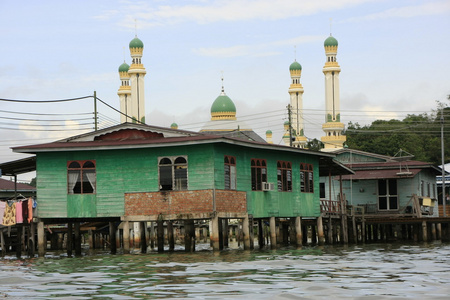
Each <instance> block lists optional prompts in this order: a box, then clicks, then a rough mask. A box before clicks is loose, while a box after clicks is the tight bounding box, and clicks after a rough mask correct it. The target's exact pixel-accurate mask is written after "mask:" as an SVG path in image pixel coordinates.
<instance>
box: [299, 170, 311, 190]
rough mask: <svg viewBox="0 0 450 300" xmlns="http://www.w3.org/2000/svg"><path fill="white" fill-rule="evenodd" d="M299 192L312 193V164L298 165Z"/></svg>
mask: <svg viewBox="0 0 450 300" xmlns="http://www.w3.org/2000/svg"><path fill="white" fill-rule="evenodd" d="M300 191H301V192H302V193H314V172H313V165H312V164H305V163H301V164H300Z"/></svg>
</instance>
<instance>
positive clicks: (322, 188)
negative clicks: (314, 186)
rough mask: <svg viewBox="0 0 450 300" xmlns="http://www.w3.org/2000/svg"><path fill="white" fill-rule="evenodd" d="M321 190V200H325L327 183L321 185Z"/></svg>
mask: <svg viewBox="0 0 450 300" xmlns="http://www.w3.org/2000/svg"><path fill="white" fill-rule="evenodd" d="M319 189H320V199H325V197H326V193H325V182H321V183H319Z"/></svg>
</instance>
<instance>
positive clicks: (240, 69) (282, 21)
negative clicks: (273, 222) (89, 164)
mask: <svg viewBox="0 0 450 300" xmlns="http://www.w3.org/2000/svg"><path fill="white" fill-rule="evenodd" d="M0 11H1V12H2V14H1V15H2V17H1V18H0V37H1V40H2V44H1V47H0V57H1V59H0V99H10V100H27V101H32V102H17V101H0V116H1V121H0V137H1V140H0V163H1V162H7V161H12V160H16V159H21V158H24V157H26V155H24V154H19V153H14V152H12V150H11V147H16V146H22V145H31V144H38V143H46V142H51V141H54V140H58V139H61V138H65V137H69V136H73V135H76V134H80V133H83V132H87V131H91V130H93V111H94V101H93V98H92V97H91V98H87V99H81V100H77V101H65V102H52V103H42V102H37V101H42V100H60V99H72V98H78V97H84V96H92V95H94V91H95V92H96V95H97V97H98V98H99V99H100V100H102V101H103V102H104V103H107V104H108V105H109V106H107V105H105V104H103V102H98V103H97V110H98V113H99V126H100V127H101V128H104V127H107V126H111V125H116V124H118V123H119V120H120V116H119V113H117V112H116V111H115V110H113V109H112V108H111V107H113V108H116V109H118V108H119V98H118V96H117V90H118V88H119V85H120V80H119V74H118V67H119V66H120V65H121V64H122V63H123V62H124V61H125V62H127V63H128V64H131V58H130V52H129V49H128V44H129V42H130V41H131V40H132V39H133V38H134V37H135V36H136V35H137V37H138V38H139V39H141V40H142V41H143V43H144V54H143V57H142V63H143V64H144V67H145V68H146V71H147V74H146V76H145V101H146V103H145V106H146V108H145V109H146V122H147V124H150V125H157V126H167V127H168V126H170V124H172V123H173V122H176V123H177V124H178V125H179V128H180V129H185V130H193V131H198V130H200V129H201V127H202V126H203V125H204V124H205V123H206V122H207V121H208V120H209V119H210V117H211V116H210V108H211V105H212V103H213V101H214V100H215V99H216V98H217V96H219V94H220V91H221V86H222V81H221V78H222V77H223V84H224V88H225V92H226V94H227V95H228V96H229V97H230V98H231V99H232V100H233V101H234V103H235V105H236V108H237V118H238V119H239V120H242V121H245V122H246V123H247V124H249V125H250V126H251V127H252V128H253V130H254V131H255V132H257V133H258V134H259V135H260V136H262V137H265V132H266V130H269V129H270V130H271V131H272V132H273V136H274V138H273V139H274V143H276V144H282V141H281V136H282V134H283V123H284V122H285V121H286V120H287V118H288V116H287V109H286V107H287V105H288V104H289V94H288V89H289V84H290V74H289V65H290V64H291V63H292V62H293V61H294V60H297V61H298V62H299V63H300V64H301V65H302V77H301V83H302V85H303V88H304V94H303V109H304V111H303V115H304V118H305V121H304V132H305V136H306V137H307V138H309V139H313V138H317V139H320V137H321V136H322V135H323V131H322V124H323V123H324V122H325V113H324V110H325V90H324V75H323V72H322V68H323V66H324V64H325V51H324V48H323V42H324V40H325V39H326V38H327V37H328V36H329V35H330V33H331V34H332V35H333V37H335V38H336V39H337V40H338V42H339V48H338V54H337V61H338V63H339V65H340V66H341V73H340V99H341V100H340V101H341V102H340V110H341V122H343V123H344V124H345V125H347V124H348V123H349V122H352V123H358V124H360V125H367V124H370V123H371V122H372V121H374V120H376V119H400V120H401V119H403V118H404V117H405V116H406V115H407V114H421V113H432V111H433V109H436V107H437V104H436V101H441V102H444V103H447V102H448V101H447V100H446V98H447V95H449V94H450V85H449V82H450V78H449V75H448V70H449V69H450V54H449V49H450V33H449V28H450V1H448V0H447V1H446V0H430V1H425V0H423V1H419V0H398V1H392V0H321V1H306V0H257V1H250V0H217V1H214V0H212V1H208V0H186V1H181V0H176V1H169V0H154V1H152V0H149V1H126V0H124V1H115V0H108V1H102V0H100V1H83V0H79V1H46V0H43V1H31V0H24V1H9V0H0ZM24 176H25V177H26V175H24ZM24 180H26V178H24Z"/></svg>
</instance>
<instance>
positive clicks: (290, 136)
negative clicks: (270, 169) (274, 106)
mask: <svg viewBox="0 0 450 300" xmlns="http://www.w3.org/2000/svg"><path fill="white" fill-rule="evenodd" d="M287 109H288V118H289V146H290V147H292V122H291V121H292V120H291V114H292V112H291V105H290V104H289V105H288V106H287Z"/></svg>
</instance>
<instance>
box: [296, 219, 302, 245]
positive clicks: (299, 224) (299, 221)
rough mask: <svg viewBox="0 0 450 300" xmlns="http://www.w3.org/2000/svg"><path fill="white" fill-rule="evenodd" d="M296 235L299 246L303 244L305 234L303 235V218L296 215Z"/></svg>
mask: <svg viewBox="0 0 450 300" xmlns="http://www.w3.org/2000/svg"><path fill="white" fill-rule="evenodd" d="M295 235H296V242H297V246H298V247H301V246H302V241H303V236H302V218H301V217H296V218H295Z"/></svg>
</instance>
